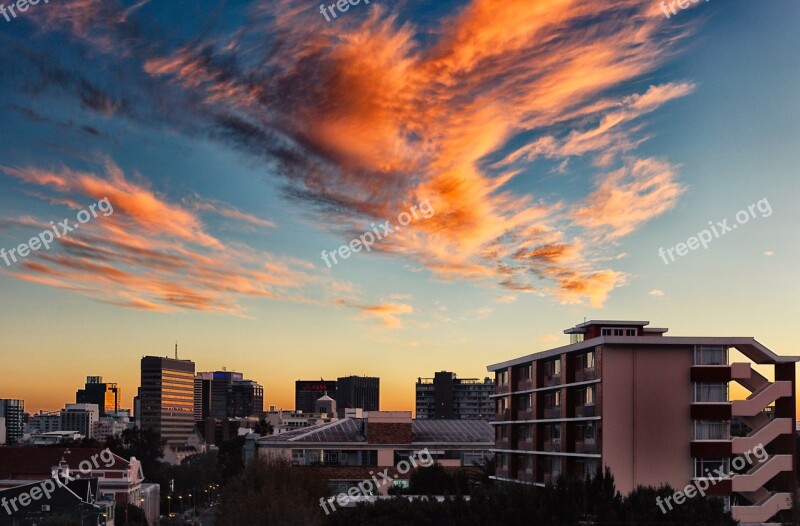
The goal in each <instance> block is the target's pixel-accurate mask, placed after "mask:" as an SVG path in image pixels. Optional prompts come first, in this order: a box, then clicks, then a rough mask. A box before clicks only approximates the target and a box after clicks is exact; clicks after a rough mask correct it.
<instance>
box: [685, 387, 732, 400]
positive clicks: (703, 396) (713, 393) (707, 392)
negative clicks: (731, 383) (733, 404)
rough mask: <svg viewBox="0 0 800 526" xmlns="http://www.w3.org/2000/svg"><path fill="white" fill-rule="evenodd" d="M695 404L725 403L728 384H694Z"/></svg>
mask: <svg viewBox="0 0 800 526" xmlns="http://www.w3.org/2000/svg"><path fill="white" fill-rule="evenodd" d="M693 385H694V401H695V402H700V403H702V402H727V401H728V384H727V383H702V382H695V383H694V384H693Z"/></svg>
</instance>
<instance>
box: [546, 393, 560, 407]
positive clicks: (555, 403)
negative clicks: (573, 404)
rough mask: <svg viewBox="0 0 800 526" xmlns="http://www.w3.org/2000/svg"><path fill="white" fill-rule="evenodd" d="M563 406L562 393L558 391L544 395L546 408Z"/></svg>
mask: <svg viewBox="0 0 800 526" xmlns="http://www.w3.org/2000/svg"><path fill="white" fill-rule="evenodd" d="M560 405H561V393H560V392H559V391H556V392H554V393H547V394H545V395H544V406H545V407H559V406H560Z"/></svg>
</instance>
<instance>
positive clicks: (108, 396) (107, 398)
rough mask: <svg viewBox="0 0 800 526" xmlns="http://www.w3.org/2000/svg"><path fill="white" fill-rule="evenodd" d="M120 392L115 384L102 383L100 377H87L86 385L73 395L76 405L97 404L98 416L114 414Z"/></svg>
mask: <svg viewBox="0 0 800 526" xmlns="http://www.w3.org/2000/svg"><path fill="white" fill-rule="evenodd" d="M121 399H122V392H121V391H120V388H119V386H117V384H115V383H104V382H103V377H102V376H87V377H86V385H85V386H84V388H83V389H78V391H77V393H75V403H76V404H97V408H98V409H99V410H100V416H101V417H103V416H108V415H112V414H116V413H117V412H118V411H119V403H120V400H121Z"/></svg>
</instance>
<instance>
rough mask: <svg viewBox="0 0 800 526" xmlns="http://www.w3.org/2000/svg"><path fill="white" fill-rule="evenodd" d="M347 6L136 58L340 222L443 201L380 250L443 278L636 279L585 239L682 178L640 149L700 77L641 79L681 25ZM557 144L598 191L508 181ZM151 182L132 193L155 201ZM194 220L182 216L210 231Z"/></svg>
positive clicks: (542, 9) (284, 13)
mask: <svg viewBox="0 0 800 526" xmlns="http://www.w3.org/2000/svg"><path fill="white" fill-rule="evenodd" d="M77 4H78V5H76V6H74V7H73V8H72V9H73V10H81V9H82V10H83V11H82V12H81V13H80V14H77V13H75V14H74V16H73V18H72V19H71V20H70V25H69V27H70V28H71V29H72V32H73V35H74V36H76V37H78V38H82V39H83V40H85V41H88V42H90V43H91V42H94V41H95V38H94V37H92V36H90V35H89V34H88V32H87V31H86V30H85V27H86V24H88V23H89V22H88V21H89V20H91V18H90V17H89V16H88V15H90V14H93V13H94V14H96V13H97V12H98V10H99V9H100V7H99V3H98V2H96V1H88V0H83V1H82V2H78V3H77ZM103 9H107V8H103ZM55 11H57V10H54V12H55ZM53 16H57V15H56V14H54V15H53ZM135 16H136V13H128V12H125V16H124V17H122V18H119V17H118V20H127V19H128V18H130V17H135ZM338 22H339V23H338V24H337V25H336V28H335V29H334V28H333V27H332V26H330V25H327V26H326V25H325V24H324V23H323V22H321V20H320V16H319V14H318V12H317V11H316V10H315V9H309V7H308V5H307V4H306V3H305V2H300V1H299V0H277V1H273V0H270V1H264V2H259V3H257V4H256V6H255V7H254V8H253V9H252V11H251V13H250V19H249V22H248V24H247V26H246V27H243V28H241V29H240V30H238V31H236V32H235V33H234V34H231V35H223V36H214V37H209V38H207V39H206V40H204V41H200V42H195V43H192V44H187V45H183V46H181V47H180V48H179V49H177V50H173V51H172V52H168V51H162V50H163V49H164V47H161V48H160V47H158V46H149V47H142V48H141V49H140V51H141V52H142V53H144V54H145V57H146V58H145V59H144V60H143V61H142V63H141V68H142V71H143V72H144V73H145V74H146V75H147V76H148V80H149V81H152V82H162V83H164V84H171V86H169V88H170V89H177V90H179V91H182V92H183V93H185V95H186V98H187V100H192V101H200V107H198V106H197V105H196V104H187V109H188V110H189V111H192V112H194V113H195V114H196V116H198V117H200V118H204V119H206V120H207V122H209V123H211V125H212V126H214V127H215V129H217V130H218V131H219V133H220V136H222V137H224V138H225V140H227V141H228V142H230V143H232V144H235V145H236V146H238V147H240V148H242V149H245V150H246V151H247V152H248V153H251V154H254V155H256V156H260V157H261V158H267V159H269V160H270V162H276V163H277V165H278V169H277V170H276V172H277V173H279V174H281V176H283V177H285V181H286V185H287V190H288V192H287V193H288V194H289V195H291V196H293V197H294V198H296V199H301V200H304V201H305V202H309V203H312V204H313V205H315V206H316V207H317V209H318V210H319V212H320V227H321V228H325V229H328V230H332V231H335V232H337V233H339V234H341V235H342V237H343V238H344V239H350V238H352V234H353V232H357V233H358V232H362V231H363V230H364V224H365V223H369V222H370V221H383V220H386V219H392V218H394V217H396V216H397V214H398V213H399V212H400V211H403V210H406V209H407V208H408V205H409V204H411V203H416V202H419V201H420V200H422V199H429V200H430V202H431V203H432V204H433V206H434V208H435V210H436V214H435V216H434V217H433V218H431V219H429V220H426V221H419V222H415V223H412V224H411V225H409V226H408V228H403V230H402V232H398V233H397V234H396V235H393V236H392V237H391V238H388V239H386V240H384V241H383V242H382V243H380V245H376V246H375V247H374V250H376V251H382V252H387V253H392V254H397V255H401V256H403V257H407V258H409V259H411V260H413V261H415V262H417V263H419V264H421V265H423V266H424V267H425V268H427V269H428V270H430V271H431V272H432V273H433V274H434V275H435V276H436V277H438V278H440V279H445V280H453V279H468V280H477V281H489V280H491V281H494V282H496V283H498V284H499V285H500V286H501V287H504V288H507V289H511V290H518V291H527V292H530V291H539V292H547V293H549V294H551V295H552V296H553V297H554V298H555V299H557V300H558V301H563V302H568V303H571V302H575V301H581V302H588V303H589V304H591V305H595V306H599V305H601V304H602V302H603V301H604V300H605V299H606V298H607V296H608V294H609V293H610V292H611V291H612V290H613V289H614V288H615V287H617V286H620V285H621V284H622V283H624V282H625V279H626V277H625V276H624V275H623V274H622V273H620V272H617V271H615V270H613V269H610V268H605V265H606V263H605V262H606V261H607V260H608V258H607V257H606V256H605V254H602V253H600V250H598V249H595V248H593V247H594V245H589V246H587V245H586V244H584V243H582V242H581V241H580V240H581V239H587V238H588V239H590V240H592V241H596V240H598V239H605V240H609V241H612V242H613V241H617V240H619V239H621V238H622V237H624V236H625V235H628V234H629V233H631V232H633V231H634V230H635V229H636V228H639V227H640V226H641V225H643V224H644V223H646V222H647V221H649V220H651V219H653V218H654V217H658V216H659V215H660V214H663V213H664V212H666V211H667V210H669V209H670V208H671V207H672V206H674V204H675V202H676V200H677V199H678V198H679V197H680V195H681V193H682V192H683V190H684V188H683V186H682V185H680V184H679V183H678V182H677V173H676V170H675V168H674V167H672V166H670V165H668V164H667V163H665V162H662V161H655V160H653V159H648V158H645V159H641V158H638V157H637V156H636V155H635V150H636V149H637V147H638V145H639V144H641V142H643V141H644V140H646V139H647V135H646V132H645V131H644V129H645V124H644V123H643V122H642V121H643V117H644V116H645V115H647V114H648V113H650V112H652V111H654V110H655V109H657V108H659V107H661V106H662V105H663V104H665V103H667V102H669V101H673V100H676V99H678V98H680V97H683V96H685V95H687V94H689V93H691V92H692V91H693V90H694V85H693V84H692V83H691V82H665V83H661V84H655V85H651V86H650V87H649V88H648V89H646V90H645V91H644V92H632V90H631V89H627V91H626V86H628V85H630V83H632V82H633V81H638V80H640V79H642V78H643V77H645V76H646V75H650V74H652V73H653V72H654V71H655V70H656V68H657V67H658V66H659V65H660V63H661V60H662V59H663V57H665V56H666V55H667V53H665V51H667V50H668V46H669V45H671V44H672V43H674V42H675V41H676V39H677V38H678V37H680V35H678V36H677V37H676V36H675V35H674V34H673V35H665V32H664V26H663V24H664V20H663V16H661V15H660V14H659V12H658V9H654V6H653V5H652V2H645V1H643V0H621V1H618V2H582V1H579V0H559V1H556V2H530V1H529V0H506V1H504V2H497V1H495V0H472V1H470V2H469V3H467V4H466V5H464V6H463V7H460V8H458V9H457V10H456V11H455V12H453V13H452V14H450V15H448V16H446V17H444V18H442V19H440V20H439V21H438V24H433V25H431V26H426V28H425V29H424V31H425V34H424V38H421V32H422V31H423V29H421V28H420V27H417V26H416V25H415V24H414V23H413V22H405V23H402V24H401V23H399V22H398V21H397V18H396V17H395V16H394V15H392V14H391V13H390V12H389V8H387V7H384V6H381V5H375V6H371V8H370V10H369V11H365V12H364V14H363V16H352V17H349V18H347V19H345V18H343V19H342V20H339V21H338ZM589 22H591V30H587V25H588V24H589ZM623 22H624V23H623ZM48 27H50V26H48ZM100 34H101V35H102V36H104V37H106V36H108V35H113V34H114V33H113V31H111V30H108V31H106V32H101V33H100ZM126 43H127V42H126ZM105 44H106V43H105V42H104V41H100V42H96V45H97V46H98V48H100V49H101V50H105V49H107V47H105ZM620 94H621V95H620ZM542 157H543V158H547V159H550V160H553V161H556V162H557V163H558V166H559V168H558V170H560V171H562V172H564V171H567V170H568V168H569V165H570V162H571V161H572V160H573V159H575V158H579V157H588V158H590V159H589V160H590V161H591V164H593V165H594V166H595V167H598V168H601V169H602V173H600V174H599V175H597V177H596V189H595V191H594V192H593V193H592V194H591V195H589V196H588V197H586V198H585V200H583V201H582V202H579V203H575V202H574V200H573V198H572V196H571V195H570V196H565V198H559V197H557V196H556V197H552V196H550V195H549V194H548V195H547V196H545V194H544V193H543V192H540V191H539V190H538V189H537V188H536V187H535V185H534V186H532V187H531V188H532V189H531V190H529V192H528V193H527V194H525V195H520V194H519V193H517V192H515V191H513V190H512V188H513V186H512V184H511V183H512V182H513V181H514V180H515V179H522V178H526V177H530V176H531V175H535V171H534V167H533V166H532V164H533V163H535V162H536V161H537V160H538V159H539V158H542ZM590 182H591V180H587V181H586V183H587V184H586V186H587V187H588V186H589V184H590ZM42 183H43V184H44V181H42ZM52 184H58V183H57V182H52ZM96 190H97V189H96ZM150 194H152V193H150ZM150 194H148V193H147V192H144V193H141V194H139V195H138V196H137V200H136V202H135V203H134V202H131V203H128V208H130V209H132V210H143V209H146V208H147V206H146V205H147V203H146V202H145V198H146V197H148V196H149V195H150ZM123 195H127V192H126V193H124V194H123ZM123 195H120V197H123ZM109 197H111V196H109ZM112 201H114V200H113V198H112ZM202 206H203V207H206V208H207V206H208V205H202ZM149 211H150V212H151V214H144V215H143V217H142V220H141V224H142V225H143V226H144V227H145V228H148V229H153V228H155V227H156V225H151V224H148V223H147V218H148V217H151V216H157V215H158V212H157V211H156V210H155V209H154V208H153V209H150V210H149ZM209 211H210V210H209ZM216 212H217V213H221V214H222V215H226V214H227V217H232V216H236V215H237V214H236V213H235V212H234V211H233V210H229V209H224V210H216ZM237 219H245V218H243V217H237ZM253 219H257V218H252V217H250V218H249V220H250V222H251V224H256V223H257V222H256V223H253ZM196 220H197V217H196V216H194V215H193V214H190V215H189V216H186V217H184V218H183V221H179V222H178V224H176V225H175V226H174V227H173V230H175V231H176V232H178V233H179V234H182V235H183V236H185V237H184V238H187V237H192V238H194V239H198V238H197V236H198V235H199V234H201V233H202V232H201V231H200V229H199V227H198V224H197V223H193V222H192V221H196ZM245 220H246V219H245ZM260 226H266V225H264V224H262V225H260ZM205 242H206V246H207V247H209V248H215V247H214V243H215V242H216V243H219V241H217V240H216V239H215V238H213V237H208V238H206V239H205ZM191 257H195V256H191ZM378 312H382V311H378Z"/></svg>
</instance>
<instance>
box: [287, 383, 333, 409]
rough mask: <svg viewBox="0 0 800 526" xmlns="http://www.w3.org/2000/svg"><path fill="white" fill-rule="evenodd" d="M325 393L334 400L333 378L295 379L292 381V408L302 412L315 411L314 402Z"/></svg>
mask: <svg viewBox="0 0 800 526" xmlns="http://www.w3.org/2000/svg"><path fill="white" fill-rule="evenodd" d="M325 394H327V395H328V396H330V397H331V398H333V399H334V400H336V396H337V394H336V381H335V380H297V381H296V382H295V383H294V408H295V410H297V411H302V412H303V413H306V414H308V413H316V411H317V410H316V402H317V400H318V399H319V398H320V397H321V396H324V395H325Z"/></svg>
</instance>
